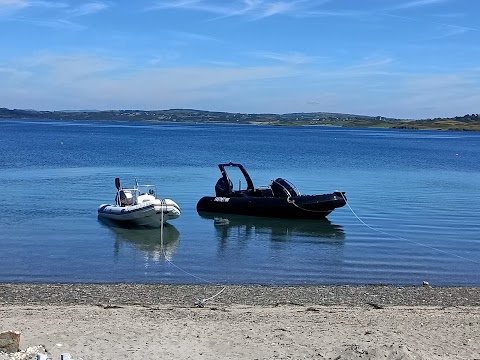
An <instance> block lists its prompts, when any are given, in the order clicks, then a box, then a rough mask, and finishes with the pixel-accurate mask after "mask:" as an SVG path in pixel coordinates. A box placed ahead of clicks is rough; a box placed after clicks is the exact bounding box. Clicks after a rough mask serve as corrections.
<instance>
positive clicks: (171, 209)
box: [98, 178, 181, 227]
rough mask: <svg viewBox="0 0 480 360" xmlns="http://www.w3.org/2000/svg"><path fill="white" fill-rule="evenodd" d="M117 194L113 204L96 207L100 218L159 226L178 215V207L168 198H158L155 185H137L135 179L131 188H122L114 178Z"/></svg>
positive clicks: (118, 180)
mask: <svg viewBox="0 0 480 360" xmlns="http://www.w3.org/2000/svg"><path fill="white" fill-rule="evenodd" d="M115 186H116V187H117V195H116V197H115V204H102V205H100V206H99V208H98V217H99V218H100V219H102V218H103V219H109V220H114V221H119V222H125V223H131V224H133V225H139V226H152V227H159V226H160V225H162V224H163V223H165V222H166V221H169V220H174V219H176V218H178V217H179V216H180V213H181V212H180V207H179V206H178V205H177V203H175V201H173V200H170V199H158V198H157V197H156V194H157V189H156V187H155V185H139V184H138V182H137V179H135V186H134V187H133V188H129V189H127V188H122V187H121V186H120V179H119V178H116V179H115Z"/></svg>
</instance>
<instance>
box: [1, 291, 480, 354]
mask: <svg viewBox="0 0 480 360" xmlns="http://www.w3.org/2000/svg"><path fill="white" fill-rule="evenodd" d="M479 309H480V288H465V287H448V288H436V287H429V286H415V287H414V286H412V287H393V286H355V287H353V286H352V287H351V286H305V287H303V286H295V287H269V286H227V287H221V286H200V285H195V286H194V285H131V284H110V285H96V284H0V332H2V331H6V330H14V331H19V332H20V333H21V342H20V348H21V350H22V351H20V352H19V353H16V354H1V355H0V359H2V360H3V359H32V358H34V356H35V354H36V353H37V352H40V351H44V349H46V351H47V354H48V356H49V358H51V359H60V356H61V354H65V353H68V354H70V355H71V358H72V359H84V360H86V359H167V358H168V359H480V310H479ZM28 351H30V352H28Z"/></svg>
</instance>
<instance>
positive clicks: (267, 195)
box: [197, 162, 347, 219]
mask: <svg viewBox="0 0 480 360" xmlns="http://www.w3.org/2000/svg"><path fill="white" fill-rule="evenodd" d="M218 167H219V168H220V172H221V174H222V176H221V177H220V179H218V181H217V184H216V185H215V196H204V197H202V198H201V199H200V200H199V201H198V203H197V211H198V212H215V213H227V214H240V215H253V216H266V217H277V218H291V219H323V218H325V217H326V216H327V215H328V214H330V213H331V212H332V211H333V210H335V209H336V208H339V207H342V206H344V205H345V204H346V203H347V200H346V197H345V193H344V192H339V191H335V192H333V193H330V194H321V195H302V194H300V192H299V191H298V190H297V189H296V188H295V186H294V185H292V184H291V183H290V182H288V181H287V180H285V179H282V178H277V179H276V180H273V181H272V182H271V184H270V185H269V186H268V187H263V188H255V187H254V186H253V182H252V179H251V178H250V175H249V174H248V173H247V171H246V170H245V168H244V167H243V166H242V165H241V164H234V163H232V162H230V163H228V164H219V165H218ZM226 167H230V168H232V167H236V168H238V169H240V171H241V173H242V174H243V177H244V178H245V181H246V189H240V188H239V189H238V190H234V189H233V184H232V181H231V180H230V178H229V176H228V174H227V171H226V169H225V168H226Z"/></svg>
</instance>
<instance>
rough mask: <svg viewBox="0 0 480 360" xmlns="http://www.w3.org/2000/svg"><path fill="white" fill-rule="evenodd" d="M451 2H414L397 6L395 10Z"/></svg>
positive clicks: (416, 0) (418, 0) (427, 0)
mask: <svg viewBox="0 0 480 360" xmlns="http://www.w3.org/2000/svg"><path fill="white" fill-rule="evenodd" d="M447 1H450V0H413V1H408V2H404V3H400V4H397V5H395V6H394V7H393V8H394V9H409V8H416V7H421V6H428V5H435V4H439V3H444V2H447Z"/></svg>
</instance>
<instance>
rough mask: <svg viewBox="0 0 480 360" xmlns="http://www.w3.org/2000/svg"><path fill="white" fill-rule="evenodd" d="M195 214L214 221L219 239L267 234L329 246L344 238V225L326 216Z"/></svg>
mask: <svg viewBox="0 0 480 360" xmlns="http://www.w3.org/2000/svg"><path fill="white" fill-rule="evenodd" d="M198 214H199V215H200V216H201V217H202V218H203V219H211V220H213V224H214V226H215V230H216V232H217V235H218V236H219V239H220V240H221V241H222V242H224V241H226V240H227V239H228V238H229V237H238V236H239V235H241V236H242V237H244V238H245V239H248V238H256V237H259V236H262V237H265V236H266V237H270V238H271V240H272V241H275V242H285V241H290V240H294V241H296V242H303V243H305V242H309V243H318V244H332V245H340V244H342V243H343V241H344V240H345V232H344V231H343V228H342V227H341V226H340V225H336V224H333V223H332V222H331V221H330V220H328V219H321V220H302V219H280V218H264V217H256V216H245V215H235V214H218V213H207V212H199V213H198Z"/></svg>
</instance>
